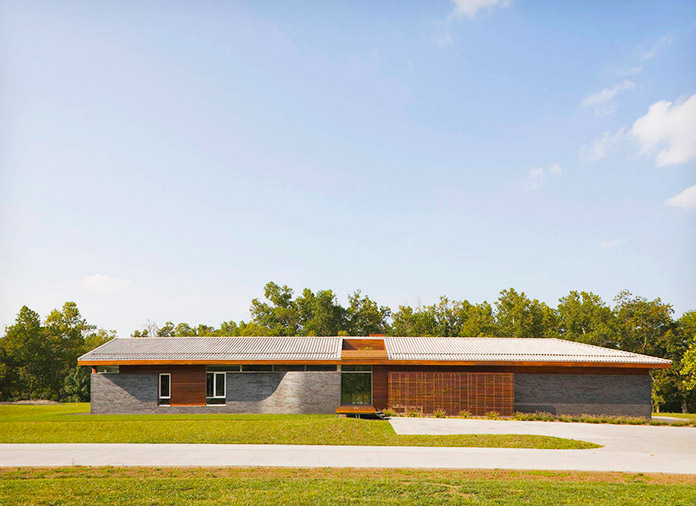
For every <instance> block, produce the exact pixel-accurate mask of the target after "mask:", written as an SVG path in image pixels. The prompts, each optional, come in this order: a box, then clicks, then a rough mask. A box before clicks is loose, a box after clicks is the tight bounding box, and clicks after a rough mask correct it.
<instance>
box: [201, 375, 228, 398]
mask: <svg viewBox="0 0 696 506" xmlns="http://www.w3.org/2000/svg"><path fill="white" fill-rule="evenodd" d="M226 383H227V374H226V373H224V372H209V373H207V375H206V393H205V402H206V404H209V405H211V404H212V405H215V404H225V387H226Z"/></svg>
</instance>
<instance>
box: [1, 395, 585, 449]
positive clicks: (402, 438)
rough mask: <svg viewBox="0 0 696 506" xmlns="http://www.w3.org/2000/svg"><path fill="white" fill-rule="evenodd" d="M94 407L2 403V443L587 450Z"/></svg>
mask: <svg viewBox="0 0 696 506" xmlns="http://www.w3.org/2000/svg"><path fill="white" fill-rule="evenodd" d="M88 409H89V405H86V404H82V405H61V406H0V443H223V444H296V445H359V446H449V447H483V448H537V449H587V448H597V447H598V445H595V444H593V443H588V442H585V441H575V440H571V439H563V438H557V437H551V436H534V435H494V434H469V435H442V436H421V435H417V436H411V435H399V434H396V433H395V432H394V429H393V428H392V426H391V424H390V423H389V422H385V421H381V420H361V419H355V418H338V417H336V416H334V415H98V416H93V415H88V414H85V413H86V411H87V410H88Z"/></svg>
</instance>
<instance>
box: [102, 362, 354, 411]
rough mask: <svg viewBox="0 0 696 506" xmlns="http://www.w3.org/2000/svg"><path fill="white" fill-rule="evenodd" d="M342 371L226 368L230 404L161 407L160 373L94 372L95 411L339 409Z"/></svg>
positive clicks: (228, 402)
mask: <svg viewBox="0 0 696 506" xmlns="http://www.w3.org/2000/svg"><path fill="white" fill-rule="evenodd" d="M340 401H341V374H340V373H339V372H274V373H227V403H226V405H224V406H222V405H218V406H158V405H157V374H92V413H94V414H136V413H145V414H147V413H172V414H178V413H290V414H330V413H335V412H336V408H337V407H338V406H339V405H340Z"/></svg>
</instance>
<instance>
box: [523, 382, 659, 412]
mask: <svg viewBox="0 0 696 506" xmlns="http://www.w3.org/2000/svg"><path fill="white" fill-rule="evenodd" d="M650 388H651V380H650V375H649V374H632V375H625V374H624V375H607V374H605V375H595V374H515V411H520V412H523V413H532V412H535V411H546V412H549V413H553V414H574V415H575V414H576V415H580V414H588V415H616V416H619V415H620V416H642V417H647V418H649V417H650V412H651V406H650V399H651V397H650Z"/></svg>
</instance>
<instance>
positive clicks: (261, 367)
mask: <svg viewBox="0 0 696 506" xmlns="http://www.w3.org/2000/svg"><path fill="white" fill-rule="evenodd" d="M242 372H273V366H272V365H270V364H244V365H243V366H242Z"/></svg>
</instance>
